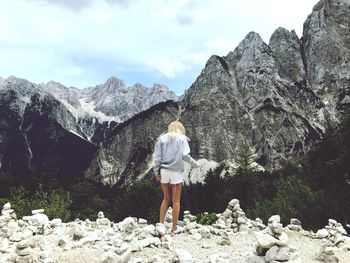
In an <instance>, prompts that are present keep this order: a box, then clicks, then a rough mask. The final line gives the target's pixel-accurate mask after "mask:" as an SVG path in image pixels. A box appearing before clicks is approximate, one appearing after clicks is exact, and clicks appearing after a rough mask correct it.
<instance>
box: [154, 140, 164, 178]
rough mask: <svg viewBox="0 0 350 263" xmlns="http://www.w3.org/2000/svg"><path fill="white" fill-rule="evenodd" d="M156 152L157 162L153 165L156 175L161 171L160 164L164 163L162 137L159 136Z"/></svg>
mask: <svg viewBox="0 0 350 263" xmlns="http://www.w3.org/2000/svg"><path fill="white" fill-rule="evenodd" d="M154 154H155V162H154V166H153V172H154V174H155V175H156V176H158V175H159V174H160V173H159V172H160V171H159V170H160V164H161V163H162V145H161V141H160V138H158V140H157V142H156V146H155V149H154Z"/></svg>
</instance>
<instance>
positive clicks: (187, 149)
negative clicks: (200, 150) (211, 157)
mask: <svg viewBox="0 0 350 263" xmlns="http://www.w3.org/2000/svg"><path fill="white" fill-rule="evenodd" d="M182 160H184V161H185V162H187V163H189V164H190V165H191V166H192V167H194V168H197V167H199V163H198V162H197V161H196V160H195V159H193V158H192V157H191V155H190V146H189V145H188V141H187V138H185V139H184V140H183V152H182Z"/></svg>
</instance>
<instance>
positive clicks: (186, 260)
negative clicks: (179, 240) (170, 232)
mask: <svg viewBox="0 0 350 263" xmlns="http://www.w3.org/2000/svg"><path fill="white" fill-rule="evenodd" d="M175 255H176V257H177V260H178V262H179V263H192V262H194V260H193V257H192V255H191V253H190V252H188V251H187V250H184V249H180V248H178V249H175Z"/></svg>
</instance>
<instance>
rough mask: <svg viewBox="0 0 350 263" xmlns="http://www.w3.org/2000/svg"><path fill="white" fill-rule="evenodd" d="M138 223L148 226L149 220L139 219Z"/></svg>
mask: <svg viewBox="0 0 350 263" xmlns="http://www.w3.org/2000/svg"><path fill="white" fill-rule="evenodd" d="M138 223H139V224H141V225H147V220H146V219H143V218H139V220H138Z"/></svg>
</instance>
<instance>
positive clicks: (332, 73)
mask: <svg viewBox="0 0 350 263" xmlns="http://www.w3.org/2000/svg"><path fill="white" fill-rule="evenodd" d="M349 21H350V3H349V2H348V1H346V0H342V1H339V0H338V1H334V0H325V1H323V0H322V1H320V2H319V3H318V4H317V5H316V6H315V7H314V9H313V11H312V13H311V15H310V16H309V17H308V18H307V20H306V21H305V23H304V32H303V36H302V37H301V38H300V39H299V38H298V36H297V35H296V34H295V32H294V31H288V30H286V29H283V28H278V29H277V30H276V31H275V32H274V33H273V35H272V36H271V39H270V41H269V44H266V43H264V41H263V40H262V39H261V37H260V36H259V35H258V34H257V33H255V32H250V33H249V34H248V35H247V36H246V37H245V38H244V40H243V41H242V42H241V43H240V44H239V45H238V46H237V48H236V49H235V50H234V51H232V52H230V53H229V54H228V55H227V56H224V57H220V56H212V57H211V58H210V59H209V60H208V62H207V63H206V65H205V68H204V69H203V70H202V72H201V74H200V75H199V76H198V78H197V79H196V81H195V82H194V83H193V84H192V85H191V87H190V88H189V89H188V90H187V91H186V93H185V94H184V96H183V98H182V100H181V101H180V102H179V103H177V104H174V107H175V108H176V107H177V108H178V114H177V118H178V119H179V120H180V121H182V122H183V123H184V125H185V127H186V128H187V132H188V136H189V138H191V141H190V146H191V149H192V155H193V156H194V157H195V158H197V159H198V158H205V159H210V160H214V161H217V162H219V161H222V160H224V159H231V158H234V157H235V156H236V153H237V149H238V145H239V143H240V142H242V141H244V140H246V141H247V142H248V143H249V144H250V145H251V147H252V148H253V150H254V151H255V153H256V154H257V157H258V162H259V164H261V165H262V166H264V167H265V168H266V169H268V170H274V169H277V168H279V167H281V166H282V165H283V164H284V163H285V162H286V161H287V160H289V159H291V158H295V157H297V156H300V155H303V154H304V153H305V152H306V151H307V150H308V148H309V147H310V145H311V144H312V143H313V142H315V141H317V140H319V139H320V138H321V137H322V134H323V133H324V132H325V130H326V129H327V128H328V127H330V126H334V125H337V123H338V119H339V117H340V116H341V107H342V106H345V105H348V104H349V103H350V100H349V89H350V86H349V83H350V76H349V74H350V64H349V61H350V60H349V47H350V45H349V32H350V25H349ZM333 47H334V48H333ZM175 105H176V106H175ZM165 111H166V110H165ZM165 111H160V112H158V113H157V115H156V116H154V113H153V111H151V110H149V111H145V112H143V113H142V116H143V117H142V118H144V119H147V122H140V121H139V119H137V118H136V119H134V120H132V119H131V120H130V121H128V122H127V123H125V124H124V126H123V129H116V130H115V132H114V133H113V134H111V135H110V137H109V138H107V140H106V142H108V143H103V144H102V147H101V148H100V150H99V153H98V155H97V156H96V158H95V159H94V161H93V162H92V163H91V165H90V167H89V169H88V170H87V172H86V176H88V177H90V176H91V175H92V174H93V178H94V179H96V180H98V181H102V182H104V183H108V184H118V183H121V184H123V182H125V181H132V180H133V179H135V178H140V177H142V176H145V174H147V172H148V171H149V170H150V168H151V164H148V162H146V160H150V159H151V153H152V150H153V147H154V143H155V141H156V137H157V135H160V134H161V133H162V132H163V131H165V126H166V125H165V123H164V121H165V120H166V119H165V118H163V116H169V115H168V114H167V113H166V112H165ZM159 116H161V117H162V118H161V120H159V119H158V118H159ZM173 119H175V118H173ZM133 121H136V122H137V124H138V125H137V131H142V133H139V132H136V133H135V129H136V128H135V123H134V122H133ZM170 121H171V120H169V121H168V122H167V123H169V122H170ZM126 131H128V132H131V133H132V136H131V135H129V134H128V133H127V132H126ZM155 131H156V132H155ZM130 136H131V137H130ZM146 138H149V140H150V141H149V142H148V144H149V147H150V148H149V149H148V150H145V149H144V140H145V139H146ZM141 145H142V146H141ZM117 146H121V149H123V150H126V153H125V154H123V155H119V154H116V151H120V150H117ZM129 149H132V152H141V153H143V154H144V155H145V156H143V157H142V158H141V159H139V158H137V160H139V162H135V161H134V159H133V158H134V156H133V155H129V156H127V153H129ZM147 164H148V165H147ZM91 171H94V172H91ZM125 178H127V179H125ZM121 179H122V181H119V180H121Z"/></svg>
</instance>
